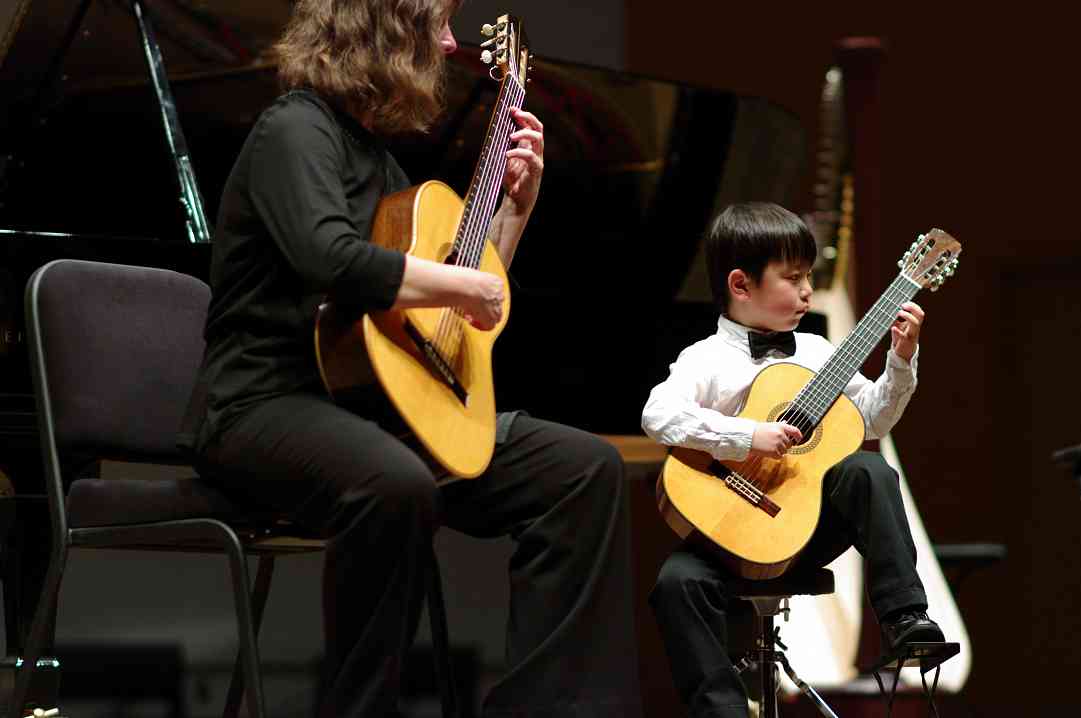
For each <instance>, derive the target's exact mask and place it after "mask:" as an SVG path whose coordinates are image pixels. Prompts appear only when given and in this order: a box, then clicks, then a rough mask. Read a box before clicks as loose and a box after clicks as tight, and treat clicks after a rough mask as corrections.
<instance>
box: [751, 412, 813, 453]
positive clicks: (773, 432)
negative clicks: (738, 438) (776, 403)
mask: <svg viewBox="0 0 1081 718" xmlns="http://www.w3.org/2000/svg"><path fill="white" fill-rule="evenodd" d="M801 441H803V433H802V432H801V431H800V430H799V429H797V428H796V427H794V426H792V425H791V424H786V423H785V422H783V421H771V422H762V423H760V424H759V425H758V426H756V427H755V430H754V435H753V436H752V437H751V453H752V454H757V455H759V456H765V457H768V458H770V459H780V458H781V457H782V456H784V455H785V453H786V452H787V451H788V449H789V448H790V447H791V446H792V445H793V444H798V443H799V442H801Z"/></svg>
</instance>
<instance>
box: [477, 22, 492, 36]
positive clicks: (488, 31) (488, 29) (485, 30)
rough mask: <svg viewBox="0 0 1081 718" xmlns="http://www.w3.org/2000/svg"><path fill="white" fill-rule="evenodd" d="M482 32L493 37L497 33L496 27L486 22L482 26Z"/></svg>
mask: <svg viewBox="0 0 1081 718" xmlns="http://www.w3.org/2000/svg"><path fill="white" fill-rule="evenodd" d="M480 34H481V35H484V36H485V37H491V36H492V35H495V28H494V27H493V26H491V25H489V24H488V23H484V24H483V25H481V26H480Z"/></svg>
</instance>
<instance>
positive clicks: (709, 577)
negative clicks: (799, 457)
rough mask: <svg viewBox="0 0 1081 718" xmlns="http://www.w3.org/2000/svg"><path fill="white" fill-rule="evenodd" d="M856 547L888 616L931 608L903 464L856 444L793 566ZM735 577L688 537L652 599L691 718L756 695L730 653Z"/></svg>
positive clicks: (826, 491) (734, 711) (827, 489)
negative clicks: (730, 583)
mask: <svg viewBox="0 0 1081 718" xmlns="http://www.w3.org/2000/svg"><path fill="white" fill-rule="evenodd" d="M850 546H855V547H856V549H857V550H858V551H859V552H860V553H861V554H862V555H863V558H864V562H865V566H866V569H865V574H866V581H865V583H866V586H867V591H868V596H869V598H870V601H871V607H872V608H873V609H874V611H875V614H876V615H877V616H878V617H879V619H881V618H882V617H883V616H886V615H888V614H890V613H892V612H894V611H897V610H900V609H905V608H913V609H918V610H925V609H926V608H927V595H926V594H925V593H924V590H923V584H922V582H921V581H920V578H919V576H918V575H917V573H916V547H915V544H914V543H913V542H912V534H911V532H910V531H909V527H908V519H907V518H906V517H905V510H904V505H903V504H902V502H901V491H900V486H899V484H898V478H897V472H895V471H894V470H893V468H892V467H890V466H889V464H887V463H886V462H885V460H884V459H883V458H882V457H881V456H880V455H879V454H875V453H870V452H863V451H861V452H857V453H855V454H853V455H851V456H849V457H848V458H846V459H845V460H844V461H842V462H840V463H839V464H837V465H836V466H835V467H833V468H832V469H830V471H828V472H827V473H826V476H825V481H824V485H823V502H822V515H821V517H820V518H819V522H818V527H817V528H816V529H815V532H814V535H813V536H812V537H811V540H810V542H809V543H808V544H807V547H806V548H804V550H803V552H802V553H801V554H800V556H799V558H798V559H797V560H796V564H795V565H794V566H793V567H792V568H791V569H789V570H790V571H792V572H797V571H799V570H800V568H819V567H822V566H825V565H826V564H828V563H829V562H831V561H832V560H833V559H835V558H837V557H838V556H840V555H841V554H842V553H843V552H844V551H846V550H847V549H848V548H849V547H850ZM730 578H731V574H729V573H728V572H727V571H726V570H725V569H724V568H722V567H721V565H720V564H719V563H718V562H717V560H716V558H715V557H714V556H711V555H710V553H709V551H708V549H703V548H702V547H701V546H699V545H697V544H693V545H692V543H690V542H687V543H684V544H683V546H681V547H680V548H679V549H677V550H676V551H674V552H673V553H672V555H671V556H669V557H668V560H667V561H665V563H664V565H663V566H662V567H661V572H660V575H659V576H658V578H657V584H656V586H654V588H653V591H652V593H651V594H650V597H649V601H650V605H651V606H652V607H653V612H654V615H655V616H656V618H657V623H658V626H659V628H660V632H661V636H662V638H663V640H664V644H665V649H666V651H667V653H668V659H669V664H670V665H671V668H672V676H673V679H674V681H675V684H676V687H677V689H678V690H679V693H680V695H681V696H682V698H683V701H684V703H685V704H686V706H687V709H688V712H689V715H690V716H691V717H692V718H706V717H708V718H716V717H719V716H724V717H725V718H728V717H732V718H737V717H738V718H746V717H747V715H748V710H747V694H746V691H745V690H744V686H743V683H742V682H741V681H740V679H739V676H737V675H736V672H735V670H734V669H733V666H732V661H731V659H730V657H729V654H728V622H727V618H728V616H727V614H728V613H729V612H730V603H731V602H732V600H733V596H732V595H731V594H730V592H729V591H728V590H727V588H726V580H728V579H730Z"/></svg>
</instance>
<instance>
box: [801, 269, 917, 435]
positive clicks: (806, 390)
mask: <svg viewBox="0 0 1081 718" xmlns="http://www.w3.org/2000/svg"><path fill="white" fill-rule="evenodd" d="M919 290H920V285H919V284H918V283H916V282H914V281H912V280H911V279H909V278H908V277H906V276H905V275H904V274H899V275H897V278H896V279H894V280H893V283H892V284H890V286H889V288H888V289H886V291H885V292H884V293H883V294H882V296H881V297H879V298H878V301H877V302H875V304H874V306H873V307H871V310H870V311H869V312H867V314H866V315H865V316H864V317H863V319H861V320H860V322H859V324H857V325H856V328H855V329H853V330H852V333H851V334H849V335H848V337H847V338H846V339H845V340H844V341H843V342H841V344H840V346H838V347H837V348H836V349H835V350H834V352H833V354H832V355H830V358H829V359H828V360H827V361H826V364H825V366H823V367H822V369H821V370H820V371H819V372H818V373H817V374H816V375H815V377H814V379H812V380H811V381H809V382H807V385H806V386H804V387H803V388H802V389H800V392H799V394H797V395H796V399H795V401H793V403H792V408H791V409H790V411H793V410H794V411H795V412H798V414H799V416H801V417H805V418H806V419H807V420H808V421H809V422H810V426H811V427H813V426H817V425H818V423H819V422H820V421H821V420H822V417H823V416H825V414H826V412H827V411H829V408H830V407H831V406H833V402H834V401H836V400H837V397H838V396H840V395H841V392H842V391H844V388H845V387H846V386H847V385H848V382H849V381H850V380H851V379H852V377H853V376H855V375H856V372H857V371H859V368H860V366H862V365H863V362H864V361H866V359H867V357H868V355H870V353H871V350H872V349H874V348H875V345H876V344H878V342H879V340H880V339H882V337H883V336H884V335H885V334H886V332H887V331H889V328H890V325H891V324H893V321H894V319H896V318H897V312H898V311H899V310H900V309H901V305H902V304H904V303H905V302H907V301H909V300H910V299H912V298H913V297H914V296H916V293H917V292H919ZM786 413H787V412H786ZM801 423H803V422H801ZM800 428H801V429H804V427H802V426H801V427H800ZM808 428H810V427H808ZM804 433H806V431H804Z"/></svg>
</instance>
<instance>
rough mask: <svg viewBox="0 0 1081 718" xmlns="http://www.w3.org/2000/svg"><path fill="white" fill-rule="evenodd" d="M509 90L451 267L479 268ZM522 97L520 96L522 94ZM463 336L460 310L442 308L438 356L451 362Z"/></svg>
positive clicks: (503, 92) (503, 94) (504, 89)
mask: <svg viewBox="0 0 1081 718" xmlns="http://www.w3.org/2000/svg"><path fill="white" fill-rule="evenodd" d="M509 86H517V82H514V81H508V80H507V79H506V78H504V81H503V82H502V83H501V87H500V93H499V97H498V99H497V101H496V105H497V109H496V113H497V119H496V121H495V122H493V123H492V125H493V131H492V132H491V133H490V134H489V138H488V142H487V143H486V145H487V147H486V148H485V150H484V155H483V156H482V157H481V160H480V162H481V166H480V169H481V173H480V175H478V181H477V182H476V183H474V186H473V188H471V191H470V196H469V202H468V205H467V207H466V208H465V211H466V213H467V214H466V217H465V222H464V223H463V226H462V232H461V233H460V236H459V238H458V242H457V246H456V248H455V249H456V250H457V256H456V257H455V264H457V265H459V266H466V267H469V268H476V267H475V266H474V264H476V265H478V266H479V259H480V257H481V256H482V254H483V249H484V246H483V239H484V237H483V236H481V241H480V242H479V245H480V246H479V249H478V248H477V247H476V245H477V244H478V242H477V241H476V237H477V235H478V234H483V230H482V229H481V228H482V227H483V225H484V224H485V218H486V215H487V214H488V213H490V211H491V209H492V206H493V204H492V202H493V198H494V197H495V196H496V195H497V192H492V191H491V188H490V186H489V185H491V184H492V177H493V175H494V174H495V173H496V171H497V170H498V169H499V168H502V167H505V166H506V163H505V161H503V162H500V161H499V160H498V159H496V157H497V156H499V155H504V154H505V152H506V148H505V147H504V145H507V144H509V139H508V138H509V132H507V129H508V122H507V120H506V117H508V116H509V112H507V109H508V108H509V104H508V98H510V94H511V93H510V92H509V91H508V87H509ZM522 95H524V91H523V92H522ZM519 101H520V98H519ZM489 219H490V218H489ZM463 333H464V316H463V314H462V312H461V310H460V309H459V308H457V307H451V308H444V309H443V311H442V313H441V316H440V319H439V325H438V328H437V330H436V333H435V338H434V340H433V342H432V344H433V345H435V347H436V349H437V351H438V352H439V353H440V354H441V355H442V356H444V357H446V358H447V359H448V360H450V361H451V362H454V361H455V360H456V359H457V355H458V350H459V349H460V347H461V338H462V336H463Z"/></svg>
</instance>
